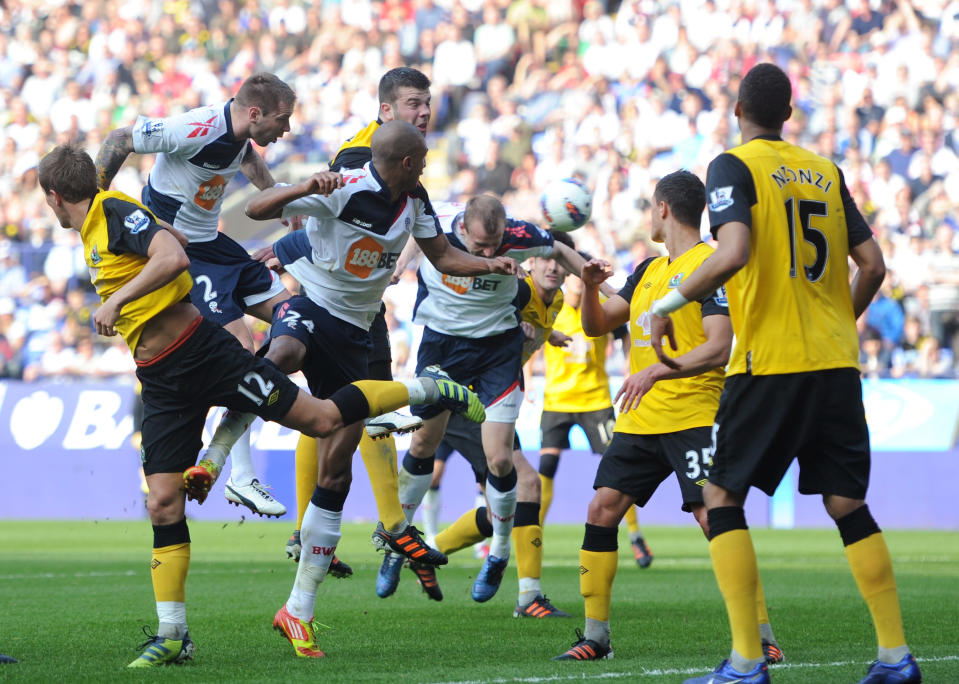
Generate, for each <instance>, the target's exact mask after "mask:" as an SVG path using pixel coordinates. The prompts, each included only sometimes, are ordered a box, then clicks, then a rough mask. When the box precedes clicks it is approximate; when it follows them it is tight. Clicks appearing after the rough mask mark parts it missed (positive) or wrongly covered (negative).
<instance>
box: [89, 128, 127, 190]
mask: <svg viewBox="0 0 959 684" xmlns="http://www.w3.org/2000/svg"><path fill="white" fill-rule="evenodd" d="M133 151H134V150H133V127H132V126H124V127H123V128H115V129H113V130H112V131H110V133H109V134H108V135H107V139H106V140H104V141H103V144H102V145H100V151H99V152H98V153H97V161H96V164H97V187H99V188H100V189H101V190H109V189H110V184H111V183H113V179H114V178H115V177H116V175H117V171H119V170H120V167H121V166H123V162H125V161H126V158H127V157H129V156H130V154H131V153H132V152H133Z"/></svg>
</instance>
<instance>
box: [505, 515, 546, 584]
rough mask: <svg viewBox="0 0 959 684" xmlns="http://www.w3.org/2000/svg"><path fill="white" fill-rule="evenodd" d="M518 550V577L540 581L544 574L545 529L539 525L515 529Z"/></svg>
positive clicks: (514, 541) (514, 540)
mask: <svg viewBox="0 0 959 684" xmlns="http://www.w3.org/2000/svg"><path fill="white" fill-rule="evenodd" d="M512 537H513V548H514V549H516V576H517V577H532V578H533V579H539V578H540V575H542V574H543V528H542V527H540V526H539V525H523V526H522V527H513V532H512Z"/></svg>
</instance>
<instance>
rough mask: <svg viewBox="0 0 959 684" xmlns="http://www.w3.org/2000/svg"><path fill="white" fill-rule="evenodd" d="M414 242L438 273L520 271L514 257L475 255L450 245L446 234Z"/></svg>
mask: <svg viewBox="0 0 959 684" xmlns="http://www.w3.org/2000/svg"><path fill="white" fill-rule="evenodd" d="M416 244H418V245H419V246H420V249H422V250H423V254H425V255H426V258H427V259H429V260H430V263H431V264H433V266H435V267H436V270H438V271H439V272H440V273H445V274H446V275H452V276H475V275H486V274H487V273H498V274H500V275H518V274H520V273H522V269H521V268H520V267H519V264H518V263H516V259H513V258H512V257H505V256H499V257H494V258H492V259H488V258H486V257H481V256H475V255H473V254H470V253H468V252H464V251H463V250H461V249H456V248H455V247H453V246H452V245H450V242H449V240H447V239H446V235H445V234H443V235H437V236H436V237H430V238H416Z"/></svg>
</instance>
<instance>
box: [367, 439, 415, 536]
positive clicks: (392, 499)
mask: <svg viewBox="0 0 959 684" xmlns="http://www.w3.org/2000/svg"><path fill="white" fill-rule="evenodd" d="M360 455H361V456H362V457H363V464H364V465H365V466H366V473H367V475H369V477H370V486H371V487H372V488H373V498H374V499H376V510H377V512H378V513H379V516H380V522H382V523H383V526H384V527H386V529H387V530H395V529H397V528H399V527H401V526H402V525H404V524H405V523H406V515H404V513H403V507H402V506H400V495H399V486H400V483H399V475H398V471H397V469H396V442H395V441H394V440H393V437H392V435H391V436H389V437H386V438H384V439H379V440H375V441H374V440H373V439H371V438H370V436H369V435H367V434H366V430H364V431H363V436H362V437H361V438H360Z"/></svg>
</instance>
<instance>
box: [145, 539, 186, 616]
mask: <svg viewBox="0 0 959 684" xmlns="http://www.w3.org/2000/svg"><path fill="white" fill-rule="evenodd" d="M150 568H151V569H152V571H151V573H150V576H151V577H152V578H153V595H154V596H155V597H156V600H157V602H161V601H175V602H177V603H183V602H184V601H185V600H186V574H187V571H188V570H189V569H190V543H189V542H186V543H184V544H171V545H170V546H161V547H160V548H158V549H153V562H152V563H150Z"/></svg>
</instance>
